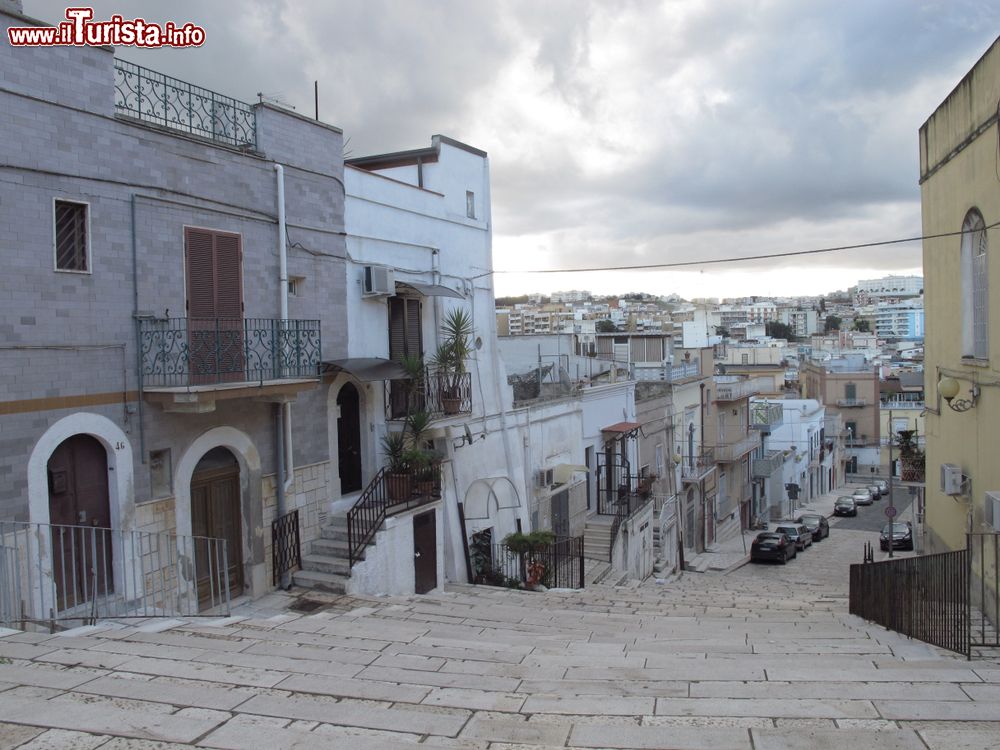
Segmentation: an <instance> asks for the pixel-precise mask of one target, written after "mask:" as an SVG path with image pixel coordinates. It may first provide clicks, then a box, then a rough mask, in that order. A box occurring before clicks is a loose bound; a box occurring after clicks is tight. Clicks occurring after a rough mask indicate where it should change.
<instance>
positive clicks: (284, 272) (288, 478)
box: [274, 164, 295, 510]
mask: <svg viewBox="0 0 1000 750" xmlns="http://www.w3.org/2000/svg"><path fill="white" fill-rule="evenodd" d="M274 171H275V178H276V181H277V188H278V288H279V298H280V302H281V321H282V323H281V328H282V330H284V329H285V327H286V326H285V321H287V320H288V243H287V242H286V237H287V236H288V235H287V231H288V230H287V229H286V227H285V168H284V167H283V166H281V165H280V164H275V165H274ZM279 406H280V409H281V423H280V424H279V426H278V429H279V430H280V431H281V432H282V433H283V435H282V440H281V442H282V443H283V445H284V452H283V455H282V460H283V463H284V467H285V471H284V476H282V477H281V479H282V480H283V481H284V489H288V487H289V486H291V483H292V477H294V476H295V464H294V461H293V460H292V405H291V404H290V403H285V404H280V405H279ZM279 510H280V509H279Z"/></svg>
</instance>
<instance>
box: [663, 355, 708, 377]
mask: <svg viewBox="0 0 1000 750" xmlns="http://www.w3.org/2000/svg"><path fill="white" fill-rule="evenodd" d="M699 375H701V365H700V364H699V363H698V358H697V357H694V358H693V359H692V360H691V361H690V362H682V363H681V364H679V365H671V366H670V367H667V368H666V377H665V380H666V381H667V382H669V383H676V382H678V381H681V380H687V379H688V378H696V377H698V376H699Z"/></svg>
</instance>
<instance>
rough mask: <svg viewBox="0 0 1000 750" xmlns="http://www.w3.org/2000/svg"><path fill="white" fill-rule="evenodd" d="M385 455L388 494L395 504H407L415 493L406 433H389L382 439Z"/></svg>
mask: <svg viewBox="0 0 1000 750" xmlns="http://www.w3.org/2000/svg"><path fill="white" fill-rule="evenodd" d="M382 452H383V453H385V460H386V466H385V474H386V476H385V479H386V492H387V494H388V495H389V500H390V501H392V502H393V503H402V502H406V501H407V500H408V499H409V497H410V494H411V493H412V492H413V472H412V469H411V467H410V463H409V459H410V447H409V441H408V440H407V436H406V433H405V432H402V431H398V432H388V433H386V435H385V437H383V438H382Z"/></svg>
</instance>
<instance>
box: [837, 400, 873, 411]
mask: <svg viewBox="0 0 1000 750" xmlns="http://www.w3.org/2000/svg"><path fill="white" fill-rule="evenodd" d="M837 406H839V407H840V408H841V409H860V408H862V407H865V406H868V399H864V398H838V399H837Z"/></svg>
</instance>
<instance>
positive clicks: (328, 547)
mask: <svg viewBox="0 0 1000 750" xmlns="http://www.w3.org/2000/svg"><path fill="white" fill-rule="evenodd" d="M311 553H312V554H314V555H325V556H327V557H340V558H343V559H344V560H347V559H349V558H350V554H349V547H348V544H347V541H346V540H333V539H323V538H322V537H320V538H319V539H315V540H313V543H312V547H311ZM364 558H365V553H364V550H362V551H361V559H362V560H363V559H364Z"/></svg>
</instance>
